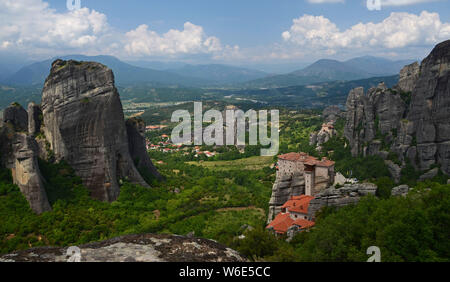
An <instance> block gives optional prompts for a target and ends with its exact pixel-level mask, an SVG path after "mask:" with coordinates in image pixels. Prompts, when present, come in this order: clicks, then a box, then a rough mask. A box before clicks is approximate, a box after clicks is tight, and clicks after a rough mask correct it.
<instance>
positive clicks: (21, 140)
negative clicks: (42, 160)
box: [0, 106, 51, 214]
mask: <svg viewBox="0 0 450 282" xmlns="http://www.w3.org/2000/svg"><path fill="white" fill-rule="evenodd" d="M8 109H10V110H8V111H5V112H4V115H5V120H6V122H5V124H4V126H3V127H2V128H0V160H1V165H2V166H3V167H6V168H8V169H11V172H12V177H13V181H14V184H16V185H17V186H18V187H19V189H20V191H21V192H22V193H23V195H24V196H25V198H26V199H27V200H28V203H29V204H30V207H31V209H32V210H33V211H34V212H35V213H37V214H40V213H43V212H45V211H49V210H50V209H51V208H50V204H49V202H48V199H47V194H46V192H45V188H44V184H43V177H42V175H41V172H40V170H39V165H38V148H37V144H36V141H35V140H34V138H33V137H32V136H30V135H28V134H27V133H26V132H23V131H24V130H25V129H27V130H28V120H27V116H28V115H27V112H26V111H25V109H23V108H22V107H21V106H13V107H10V108H8Z"/></svg>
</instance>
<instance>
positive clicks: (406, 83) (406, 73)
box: [397, 62, 420, 92]
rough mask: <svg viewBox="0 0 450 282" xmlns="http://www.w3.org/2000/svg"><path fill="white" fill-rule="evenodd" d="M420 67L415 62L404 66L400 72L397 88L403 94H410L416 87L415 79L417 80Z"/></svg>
mask: <svg viewBox="0 0 450 282" xmlns="http://www.w3.org/2000/svg"><path fill="white" fill-rule="evenodd" d="M419 73H420V65H419V63H417V62H415V63H412V64H410V65H407V66H405V67H404V68H403V69H402V70H401V71H400V77H399V79H398V84H397V87H398V88H399V89H400V90H402V91H404V92H412V91H413V90H414V88H415V87H416V82H417V79H418V78H419Z"/></svg>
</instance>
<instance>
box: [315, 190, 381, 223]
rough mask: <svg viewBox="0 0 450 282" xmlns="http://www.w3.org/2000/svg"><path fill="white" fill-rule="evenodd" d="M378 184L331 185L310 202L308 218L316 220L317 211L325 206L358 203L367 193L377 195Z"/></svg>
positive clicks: (338, 206) (337, 206)
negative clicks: (335, 186)
mask: <svg viewBox="0 0 450 282" xmlns="http://www.w3.org/2000/svg"><path fill="white" fill-rule="evenodd" d="M376 191H377V186H376V185H375V184H372V183H360V184H345V185H344V187H342V188H339V189H336V188H334V187H330V188H328V189H326V190H325V191H323V192H321V193H319V194H317V195H316V196H315V197H314V199H312V200H311V202H309V206H308V220H313V221H314V220H315V218H316V213H317V212H318V211H319V210H320V209H322V208H323V207H336V208H340V207H343V206H347V205H351V204H356V203H357V202H359V200H360V198H361V197H363V196H367V195H375V193H376Z"/></svg>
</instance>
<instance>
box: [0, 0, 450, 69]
mask: <svg viewBox="0 0 450 282" xmlns="http://www.w3.org/2000/svg"><path fill="white" fill-rule="evenodd" d="M336 1H337V2H340V3H311V2H336ZM375 1H377V0H375ZM380 1H382V6H381V10H379V11H369V10H368V8H367V6H366V1H365V0H240V1H238V0H158V1H151V0H150V1H149V0H146V1H142V0H141V1H138V0H129V1H118V0H81V7H82V9H81V11H68V9H67V7H66V0H49V1H43V0H15V1H13V0H0V18H1V19H0V27H1V28H2V29H3V31H1V29H0V54H1V55H3V56H4V55H5V54H16V55H17V54H20V55H22V56H28V57H29V58H33V59H39V58H44V57H48V56H49V55H54V54H62V53H66V54H71V53H72V54H73V53H82V54H87V55H97V54H110V55H114V56H117V57H119V58H121V59H127V60H169V61H188V62H194V63H195V62H199V63H206V62H220V63H230V64H258V63H273V64H276V63H291V62H296V63H306V62H311V61H313V60H315V59H319V58H325V57H326V58H336V59H346V58H350V57H354V56H356V55H375V56H382V57H387V58H391V59H404V58H421V57H423V56H425V55H426V54H427V53H428V52H429V51H430V50H431V48H432V47H433V46H434V44H436V43H437V42H439V41H442V40H445V39H450V5H449V4H450V1H448V0H441V1H439V0H435V1H428V0H380ZM418 2H419V3H418ZM399 4H402V5H399ZM38 14H39V15H40V16H36V15H38ZM294 20H297V22H296V23H294V22H293V21H294ZM170 30H172V32H169V31H170Z"/></svg>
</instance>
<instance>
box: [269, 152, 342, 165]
mask: <svg viewBox="0 0 450 282" xmlns="http://www.w3.org/2000/svg"><path fill="white" fill-rule="evenodd" d="M278 159H281V160H286V161H291V162H297V161H302V162H303V163H305V164H307V165H311V166H314V165H316V166H324V167H330V166H333V165H334V164H335V162H333V161H330V160H328V159H327V158H323V159H322V160H319V159H317V158H316V157H312V156H310V155H308V154H307V153H303V152H300V153H295V152H291V153H287V154H284V155H279V156H278Z"/></svg>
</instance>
